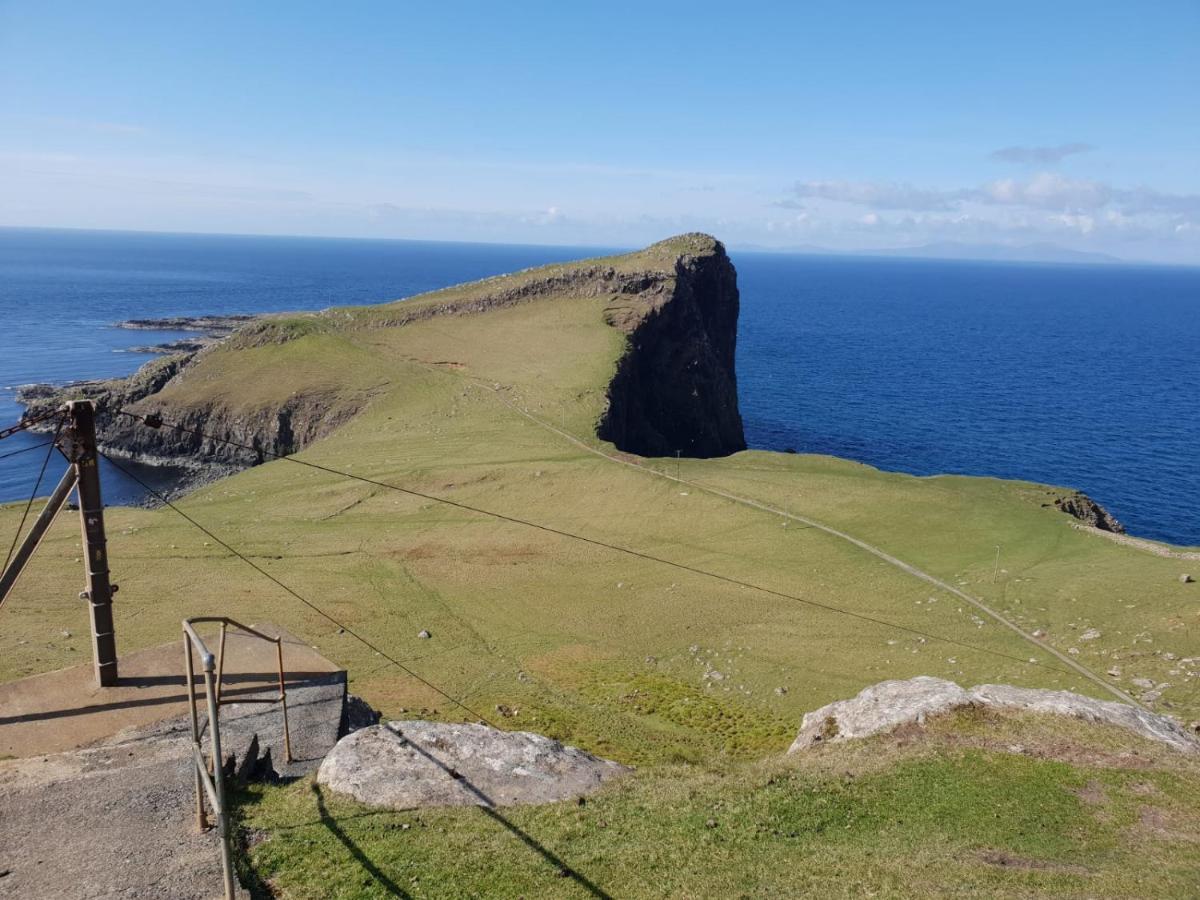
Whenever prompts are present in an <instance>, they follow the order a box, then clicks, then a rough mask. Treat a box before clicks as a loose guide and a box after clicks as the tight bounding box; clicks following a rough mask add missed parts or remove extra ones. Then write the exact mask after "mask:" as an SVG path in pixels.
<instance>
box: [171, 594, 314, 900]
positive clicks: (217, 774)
mask: <svg viewBox="0 0 1200 900" xmlns="http://www.w3.org/2000/svg"><path fill="white" fill-rule="evenodd" d="M201 622H216V623H218V624H219V625H220V643H219V644H218V647H217V655H216V656H215V657H214V656H213V654H212V653H210V652H209V650H208V647H207V646H205V644H204V641H203V640H202V639H201V638H200V635H199V634H197V633H196V629H195V627H194V626H195V625H197V624H199V623H201ZM230 628H237V629H239V630H240V631H244V632H245V633H246V634H248V635H250V636H251V637H254V638H258V639H259V640H262V641H267V642H268V643H273V644H274V645H275V661H276V664H277V667H278V673H279V696H278V697H275V698H256V697H247V698H244V699H241V700H234V701H229V700H224V701H222V699H221V683H222V681H223V678H224V674H225V637H226V634H227V632H228V629H230ZM193 648H194V649H195V650H196V651H197V652H198V653H199V654H200V661H201V664H202V665H203V667H204V696H205V701H206V703H207V705H208V730H209V740H210V742H211V744H212V764H211V771H210V766H209V764H208V763H206V762H205V760H204V752H203V750H202V749H201V743H200V719H199V713H198V711H197V708H196V667H195V662H194V661H193V659H192V650H193ZM183 656H184V668H185V670H186V673H187V691H188V712H189V713H190V714H191V723H192V758H193V760H194V764H195V765H194V767H195V770H196V771H195V775H196V823H197V824H198V825H199V827H200V829H201V830H204V829H205V828H206V827H207V825H208V823H207V817H206V815H205V810H204V794H206V793H207V794H208V801H209V805H210V806H211V807H212V808H213V813H214V814H215V815H216V817H217V823H216V824H217V833H218V836H219V837H220V840H221V869H222V874H223V876H224V880H225V898H226V900H233V897H234V893H233V892H234V880H233V879H234V875H233V835H232V829H231V827H230V822H229V806H228V803H227V801H226V797H225V769H224V765H223V762H224V760H223V759H222V755H221V723H220V718H219V716H220V714H221V704H222V702H224V703H229V702H235V703H278V704H279V705H280V706H281V707H282V709H283V748H284V753H285V754H286V756H287V761H288V762H289V763H290V762H292V761H293V757H292V734H291V728H290V726H289V725H288V711H287V680H286V678H285V676H284V672H283V638H282V637H281V636H278V635H276V636H271V635H269V634H264V633H263V632H261V631H256V630H255V629H253V628H249V627H247V626H245V625H243V624H241V623H240V622H235V621H234V620H233V619H229V618H226V617H224V616H197V617H195V618H193V619H184V620H183Z"/></svg>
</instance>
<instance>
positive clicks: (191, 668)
mask: <svg viewBox="0 0 1200 900" xmlns="http://www.w3.org/2000/svg"><path fill="white" fill-rule="evenodd" d="M183 658H184V666H185V669H186V671H187V693H188V712H189V713H190V714H191V720H192V744H193V746H195V747H199V746H200V723H199V721H198V718H197V714H196V667H195V665H194V664H193V662H192V642H191V639H190V638H189V637H188V634H187V631H186V630H185V631H184V633H183ZM193 769H195V772H194V774H195V776H196V827H197V828H199V829H200V830H201V831H204V830H205V829H206V828H208V818H207V817H206V816H205V815H204V782H203V781H202V779H201V775H200V769H199V767H198V766H193Z"/></svg>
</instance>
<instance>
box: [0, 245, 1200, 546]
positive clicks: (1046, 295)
mask: <svg viewBox="0 0 1200 900" xmlns="http://www.w3.org/2000/svg"><path fill="white" fill-rule="evenodd" d="M597 252H601V251H599V250H597V249H596V248H565V247H534V246H500V245H480V244H446V243H426V242H417V241H370V240H353V241H352V240H332V239H315V238H266V237H227V236H198V235H151V234H131V233H113V232H74V231H35V230H23V229H0V323H2V325H0V425H3V424H7V423H9V422H13V421H16V420H17V419H18V418H19V415H20V408H19V407H18V406H17V405H16V404H15V403H14V402H13V400H12V388H14V387H15V386H17V385H20V384H24V383H28V382H34V381H53V382H64V381H69V380H72V379H76V378H95V377H108V376H114V375H120V374H125V373H128V372H131V371H132V370H133V369H135V368H136V367H137V366H138V365H140V364H141V363H142V362H144V361H145V360H146V359H148V358H149V357H147V356H144V355H141V354H135V353H129V352H125V348H129V347H132V346H136V345H143V344H149V343H155V342H158V341H161V340H165V339H169V338H173V337H177V336H178V335H174V334H160V333H153V332H142V331H126V330H121V329H117V328H114V327H112V326H113V324H114V323H116V322H119V321H121V320H124V319H129V318H146V317H162V316H170V315H199V314H204V313H254V312H266V311H278V310H300V309H319V308H323V307H326V306H333V305H339V304H346V303H364V302H370V301H382V300H391V299H396V298H398V297H404V296H408V295H411V294H415V293H419V292H421V291H426V290H430V289H433V288H437V287H442V286H445V285H449V284H453V283H456V282H460V281H466V280H470V279H475V278H481V277H484V276H486V275H492V274H498V273H502V272H508V271H512V270H514V269H520V268H524V267H527V266H532V265H538V264H541V263H547V262H554V261H561V260H568V259H575V258H578V257H580V256H589V255H595V254H596V253H597ZM732 256H733V260H734V263H735V264H736V265H737V268H738V279H739V284H740V287H741V292H742V315H741V324H740V329H739V336H738V379H739V393H740V400H741V406H742V414H743V417H744V419H745V423H746V433H747V439H748V440H749V442H750V445H751V446H753V447H759V448H765V449H773V450H783V449H789V448H790V449H795V450H798V451H800V452H814V453H829V454H834V455H837V456H845V457H849V458H852V459H857V460H861V461H863V462H867V463H870V464H872V465H875V466H878V467H880V468H883V469H892V470H898V471H905V472H911V473H914V474H919V475H929V474H936V473H942V472H955V473H964V474H976V475H997V476H1002V477H1009V478H1024V479H1029V480H1033V481H1042V482H1048V483H1052V484H1062V485H1069V486H1072V487H1077V488H1079V489H1081V490H1084V491H1086V492H1087V493H1088V494H1090V495H1091V496H1093V497H1094V498H1096V499H1097V500H1099V501H1100V502H1101V503H1103V504H1104V505H1105V506H1106V507H1108V508H1109V509H1110V510H1111V511H1112V512H1113V513H1114V514H1115V515H1116V516H1117V517H1118V518H1120V519H1121V520H1122V521H1123V522H1124V523H1125V524H1126V526H1127V527H1128V528H1129V530H1130V531H1131V532H1132V533H1134V534H1138V535H1142V536H1145V537H1151V538H1157V539H1161V540H1167V541H1171V542H1173V543H1180V544H1189V545H1196V544H1200V466H1198V465H1197V463H1198V462H1200V460H1198V459H1197V453H1198V448H1200V269H1183V268H1159V267H1149V266H1081V265H1047V264H1020V263H990V262H951V261H924V260H922V261H918V260H896V259H871V258H851V257H820V256H807V255H805V256H800V255H796V256H791V255H781V254H766V253H733V254H732ZM42 439H43V438H39V437H36V436H34V437H30V436H27V435H19V436H17V437H14V438H11V439H8V440H5V441H3V442H0V456H3V455H4V454H5V453H8V452H11V451H12V450H16V449H19V448H20V447H23V446H28V445H30V444H32V443H35V442H37V441H39V440H42ZM42 459H43V453H42V452H41V451H38V450H34V451H30V452H27V453H22V454H20V455H18V456H15V457H11V458H9V459H0V500H12V499H24V498H26V497H28V495H29V491H30V488H31V487H32V484H33V481H34V479H36V477H37V472H38V469H39V468H40V466H41V463H42ZM59 468H60V466H59V464H58V463H57V461H55V462H53V463H52V464H51V474H50V475H48V476H47V477H48V479H50V478H56V477H57V474H58V469H59ZM105 487H106V499H107V500H108V501H109V502H128V501H130V500H133V499H136V495H137V492H136V490H135V489H134V487H133V486H131V485H129V484H126V483H124V482H123V480H122V479H121V478H119V477H118V476H117V475H116V473H112V472H109V473H107V474H106V476H105ZM47 489H48V488H47V487H46V486H44V487H43V491H42V492H43V493H45V492H46V490H47Z"/></svg>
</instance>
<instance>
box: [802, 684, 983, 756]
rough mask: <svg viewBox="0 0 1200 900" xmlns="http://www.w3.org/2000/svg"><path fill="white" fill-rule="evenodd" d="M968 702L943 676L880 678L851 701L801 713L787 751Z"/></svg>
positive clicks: (877, 729) (884, 728)
mask: <svg viewBox="0 0 1200 900" xmlns="http://www.w3.org/2000/svg"><path fill="white" fill-rule="evenodd" d="M969 703H970V697H969V696H968V695H967V692H966V691H964V690H963V689H962V688H961V687H959V686H958V685H957V684H955V683H954V682H953V681H946V680H945V679H944V678H933V677H931V676H929V675H918V676H917V677H916V678H910V679H908V680H907V681H881V682H880V683H879V684H874V685H871V686H870V687H868V688H865V689H864V690H862V691H861V692H860V693H859V694H858V696H857V697H854V698H853V699H852V700H836V701H834V702H833V703H830V704H828V705H826V706H822V707H821V708H820V709H817V710H814V711H813V712H810V713H805V714H804V719H803V721H802V722H801V725H800V733H799V734H798V735H797V736H796V740H795V741H793V742H792V746H791V747H790V748H789V750H788V753H795V752H796V751H798V750H803V749H804V748H806V747H811V746H813V745H814V744H819V743H821V742H823V741H848V740H853V739H854V738H861V737H867V736H868V735H872V734H879V733H881V732H887V731H892V730H893V729H895V728H897V727H899V726H900V725H907V724H910V723H912V722H918V723H923V722H924V721H925V717H926V716H930V715H936V714H937V713H943V712H949V711H950V710H952V709H957V708H958V707H960V706H966V705H967V704H969Z"/></svg>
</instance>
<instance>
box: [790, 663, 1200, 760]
mask: <svg viewBox="0 0 1200 900" xmlns="http://www.w3.org/2000/svg"><path fill="white" fill-rule="evenodd" d="M963 706H987V707H992V708H995V709H1010V710H1016V711H1022V712H1037V713H1048V714H1052V715H1060V716H1070V717H1072V718H1076V719H1083V720H1084V721H1087V722H1101V723H1104V724H1107V725H1115V726H1117V727H1118V728H1124V729H1126V730H1127V731H1132V732H1133V733H1134V734H1138V735H1141V736H1142V737H1144V738H1147V739H1149V740H1152V741H1158V742H1159V743H1162V744H1166V745H1167V746H1169V747H1172V748H1174V749H1176V750H1179V751H1181V752H1184V753H1200V741H1197V740H1196V739H1195V738H1194V737H1192V736H1191V735H1189V734H1188V732H1187V730H1186V729H1185V728H1184V727H1183V726H1182V725H1180V724H1179V723H1178V722H1176V721H1174V720H1173V719H1170V718H1168V717H1167V716H1160V715H1157V714H1155V713H1152V712H1148V711H1146V710H1144V709H1138V708H1137V707H1134V706H1129V705H1127V704H1125V703H1117V702H1114V701H1111V700H1096V699H1094V698H1092V697H1085V696H1083V695H1082V694H1074V693H1071V692H1070V691H1051V690H1040V689H1036V688H1021V687H1013V686H1012V685H1006V684H981V685H978V686H976V687H973V688H971V689H970V690H969V691H968V690H964V689H963V688H961V687H959V686H958V685H957V684H955V683H954V682H953V681H946V680H945V679H943V678H933V677H930V676H928V675H918V676H917V677H916V678H910V679H908V680H907V681H881V682H880V683H879V684H873V685H871V686H870V687H868V688H864V689H863V690H862V691H861V692H860V693H859V694H858V696H856V697H854V698H852V699H850V700H837V701H834V702H833V703H830V704H827V705H826V706H822V707H821V708H820V709H817V710H814V711H812V712H810V713H805V715H804V719H803V721H802V722H801V725H800V733H799V734H798V735H797V736H796V740H795V741H794V742H793V743H792V746H791V748H789V750H788V753H795V752H796V751H798V750H803V749H805V748H807V747H811V746H813V745H814V744H819V743H822V742H826V741H848V740H852V739H854V738H864V737H869V736H871V735H873V734H885V733H887V732H889V731H893V730H894V729H896V728H897V727H899V726H900V725H905V724H910V723H917V724H924V722H925V718H926V717H927V716H931V715H937V714H939V713H946V712H950V711H951V710H954V709H958V708H960V707H963Z"/></svg>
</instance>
